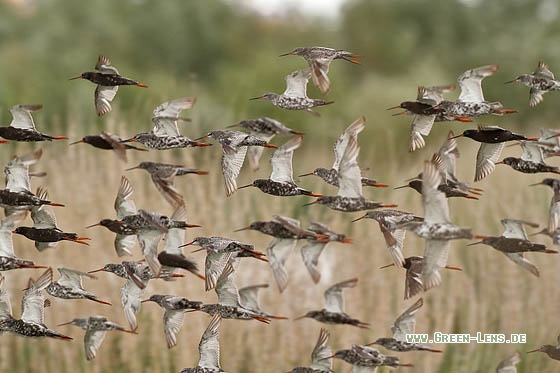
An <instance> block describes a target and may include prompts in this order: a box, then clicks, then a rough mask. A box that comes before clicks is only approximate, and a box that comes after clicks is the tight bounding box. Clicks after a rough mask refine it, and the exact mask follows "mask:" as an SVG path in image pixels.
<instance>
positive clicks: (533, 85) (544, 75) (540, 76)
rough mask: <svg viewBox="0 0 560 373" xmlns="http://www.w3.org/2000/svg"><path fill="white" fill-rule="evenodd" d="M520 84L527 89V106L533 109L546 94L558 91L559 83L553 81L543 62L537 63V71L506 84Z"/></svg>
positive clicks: (552, 76) (559, 88) (552, 75)
mask: <svg viewBox="0 0 560 373" xmlns="http://www.w3.org/2000/svg"><path fill="white" fill-rule="evenodd" d="M507 83H521V84H523V85H526V86H527V87H529V88H530V89H529V106H530V107H535V106H537V105H538V104H539V103H540V102H541V101H542V100H543V95H544V94H545V93H546V92H550V91H558V90H560V82H558V81H557V80H555V79H554V74H553V73H552V71H550V70H549V68H548V65H547V64H546V63H544V61H539V63H538V64H537V69H536V70H535V72H533V73H532V74H522V75H519V76H518V77H517V78H515V79H513V80H511V81H509V82H506V84H507Z"/></svg>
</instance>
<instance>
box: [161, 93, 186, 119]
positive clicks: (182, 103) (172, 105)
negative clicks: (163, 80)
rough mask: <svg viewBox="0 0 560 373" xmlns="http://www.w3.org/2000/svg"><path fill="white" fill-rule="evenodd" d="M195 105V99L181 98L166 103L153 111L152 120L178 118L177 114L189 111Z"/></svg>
mask: <svg viewBox="0 0 560 373" xmlns="http://www.w3.org/2000/svg"><path fill="white" fill-rule="evenodd" d="M195 103H196V97H182V98H177V99H175V100H171V101H166V102H164V103H163V104H161V105H159V106H158V107H156V108H155V109H154V118H157V117H166V118H179V114H180V113H181V112H182V111H183V110H186V109H191V108H192V107H193V106H194V104H195Z"/></svg>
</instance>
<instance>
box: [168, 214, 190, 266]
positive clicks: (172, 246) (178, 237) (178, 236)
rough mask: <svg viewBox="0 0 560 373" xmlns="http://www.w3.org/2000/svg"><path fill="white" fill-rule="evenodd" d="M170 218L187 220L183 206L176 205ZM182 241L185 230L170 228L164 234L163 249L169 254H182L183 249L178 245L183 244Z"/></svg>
mask: <svg viewBox="0 0 560 373" xmlns="http://www.w3.org/2000/svg"><path fill="white" fill-rule="evenodd" d="M171 219H172V220H179V221H187V212H186V210H185V206H178V207H177V208H176V209H175V211H174V212H173V215H172V216H171ZM184 243H185V230H184V229H180V228H171V229H169V230H168V231H167V233H166V234H165V246H164V247H163V251H165V252H168V253H169V254H174V255H182V254H183V249H182V248H180V247H179V246H182V245H184Z"/></svg>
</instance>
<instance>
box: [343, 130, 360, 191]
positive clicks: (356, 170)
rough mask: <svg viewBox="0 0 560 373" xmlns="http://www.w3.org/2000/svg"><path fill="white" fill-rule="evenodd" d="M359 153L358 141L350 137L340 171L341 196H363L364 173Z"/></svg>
mask: <svg viewBox="0 0 560 373" xmlns="http://www.w3.org/2000/svg"><path fill="white" fill-rule="evenodd" d="M358 154H360V147H359V146H358V141H357V139H354V138H350V139H349V141H348V145H347V146H346V149H345V151H344V155H343V156H342V160H341V161H340V170H339V172H338V185H339V187H338V195H339V196H341V197H350V198H361V197H362V174H361V171H360V166H359V165H358V161H357V158H358Z"/></svg>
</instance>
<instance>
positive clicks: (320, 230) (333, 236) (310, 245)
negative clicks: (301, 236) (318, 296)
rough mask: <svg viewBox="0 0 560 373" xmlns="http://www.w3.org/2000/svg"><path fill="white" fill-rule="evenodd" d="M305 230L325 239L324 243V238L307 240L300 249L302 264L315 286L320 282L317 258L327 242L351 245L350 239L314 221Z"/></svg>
mask: <svg viewBox="0 0 560 373" xmlns="http://www.w3.org/2000/svg"><path fill="white" fill-rule="evenodd" d="M307 230H308V231H311V232H315V233H317V234H321V235H325V236H326V237H327V238H326V242H325V239H324V238H322V239H321V238H319V239H317V238H315V239H313V238H307V243H306V244H305V245H304V246H302V247H301V258H302V259H303V264H305V268H307V272H309V275H310V276H311V279H312V280H313V282H314V283H316V284H317V283H319V281H320V280H321V272H320V271H319V270H318V268H317V266H318V264H319V256H321V253H322V252H323V250H324V249H325V247H326V246H327V244H328V243H329V242H340V243H352V239H351V238H347V237H346V235H344V234H339V233H335V232H333V231H331V230H330V228H329V227H328V226H327V225H325V224H323V223H319V222H315V221H312V222H311V223H310V224H309V227H308V228H307Z"/></svg>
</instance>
